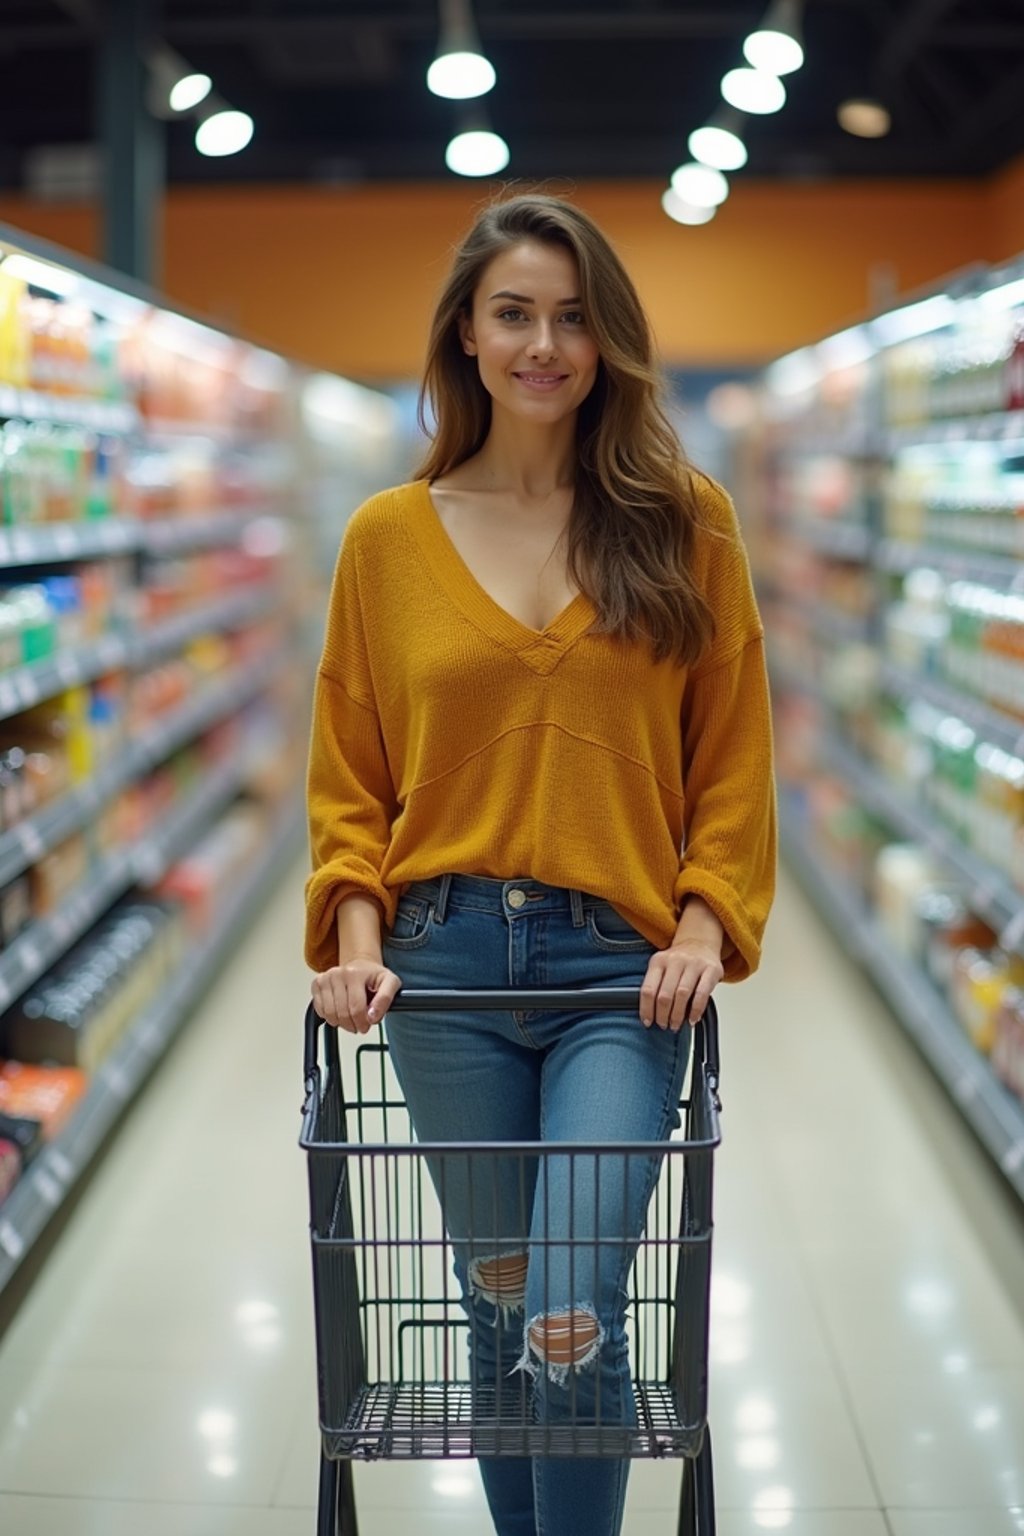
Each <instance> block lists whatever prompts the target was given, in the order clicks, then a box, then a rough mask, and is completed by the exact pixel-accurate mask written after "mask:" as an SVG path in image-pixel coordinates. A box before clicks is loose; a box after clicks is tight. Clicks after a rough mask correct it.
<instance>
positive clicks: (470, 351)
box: [458, 313, 476, 357]
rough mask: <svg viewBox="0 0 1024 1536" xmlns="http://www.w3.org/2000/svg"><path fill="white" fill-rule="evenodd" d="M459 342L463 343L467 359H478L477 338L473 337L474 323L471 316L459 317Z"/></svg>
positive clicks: (462, 315)
mask: <svg viewBox="0 0 1024 1536" xmlns="http://www.w3.org/2000/svg"><path fill="white" fill-rule="evenodd" d="M458 320H459V340H460V341H461V342H462V350H463V352H465V353H466V355H467V357H476V338H475V337H474V335H473V322H472V320H471V318H470V316H469V315H467V314H465V313H463V314H461V315H459V317H458Z"/></svg>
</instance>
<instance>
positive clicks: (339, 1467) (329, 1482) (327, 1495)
mask: <svg viewBox="0 0 1024 1536" xmlns="http://www.w3.org/2000/svg"><path fill="white" fill-rule="evenodd" d="M316 1536H358V1527H357V1525H356V1496H355V1487H354V1485H353V1481H352V1463H351V1462H350V1461H329V1460H328V1458H327V1457H326V1456H325V1455H324V1453H323V1451H322V1450H321V1452H320V1505H319V1509H318V1512H317V1518H316Z"/></svg>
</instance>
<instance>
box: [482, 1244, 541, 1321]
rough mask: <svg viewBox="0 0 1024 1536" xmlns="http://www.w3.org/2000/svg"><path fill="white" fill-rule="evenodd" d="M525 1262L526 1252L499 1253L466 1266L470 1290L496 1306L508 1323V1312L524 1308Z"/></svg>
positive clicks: (503, 1319)
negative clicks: (467, 1267)
mask: <svg viewBox="0 0 1024 1536" xmlns="http://www.w3.org/2000/svg"><path fill="white" fill-rule="evenodd" d="M528 1264H529V1259H528V1257H527V1255H526V1254H525V1253H501V1254H498V1255H496V1256H495V1257H494V1258H488V1259H474V1260H473V1262H472V1263H471V1264H470V1266H469V1286H470V1290H471V1291H473V1292H474V1293H475V1294H476V1295H477V1296H482V1297H483V1299H484V1300H485V1301H489V1302H490V1303H491V1305H492V1306H494V1307H497V1309H498V1311H499V1312H500V1313H501V1318H502V1321H503V1322H506V1323H507V1322H508V1320H509V1316H510V1314H511V1313H513V1312H521V1311H522V1310H523V1303H524V1301H525V1300H526V1270H527V1266H528Z"/></svg>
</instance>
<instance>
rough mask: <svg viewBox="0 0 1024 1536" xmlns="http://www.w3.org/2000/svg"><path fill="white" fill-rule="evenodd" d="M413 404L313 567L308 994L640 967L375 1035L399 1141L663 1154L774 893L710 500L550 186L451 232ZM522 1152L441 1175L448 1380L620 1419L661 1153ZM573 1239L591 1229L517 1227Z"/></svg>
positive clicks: (767, 739) (644, 353)
mask: <svg viewBox="0 0 1024 1536" xmlns="http://www.w3.org/2000/svg"><path fill="white" fill-rule="evenodd" d="M424 397H425V398H426V397H429V400H430V403H431V406H432V409H433V413H434V417H435V420H436V431H435V433H434V437H433V443H432V446H431V448H430V451H429V452H428V454H427V456H426V459H425V462H424V463H423V464H422V466H421V467H420V469H419V471H418V477H417V479H416V480H415V481H414V482H413V483H411V484H409V485H405V486H400V487H398V488H397V489H394V490H389V491H385V492H383V493H381V494H380V495H378V496H375V497H373V498H372V499H371V500H370V501H368V502H366V503H365V504H364V505H363V506H362V507H361V508H360V509H359V510H358V511H357V512H356V513H355V515H354V516H353V518H352V519H351V521H350V523H349V525H348V527H347V529H346V532H345V537H344V540H343V543H342V548H341V553H340V557H339V561H338V567H337V571H336V574H335V582H334V587H333V592H332V596H331V602H330V610H329V616H328V622H327V634H326V639H325V644H324V651H323V657H322V661H321V666H320V672H319V677H318V685H317V695H316V703H315V708H314V723H313V738H312V748H311V755H310V767H309V784H308V791H309V817H310V834H311V845H312V853H313V874H312V876H311V878H310V880H309V883H308V886H307V938H306V957H307V960H308V962H309V964H310V965H311V967H312V968H313V969H314V970H315V971H316V972H317V975H316V977H315V979H314V981H313V998H314V1002H315V1005H316V1007H317V1009H318V1010H319V1012H320V1014H321V1015H322V1017H323V1018H324V1019H325V1020H326V1021H327V1022H328V1023H329V1024H332V1025H335V1026H337V1027H338V1028H341V1029H345V1030H349V1031H352V1032H355V1033H365V1032H366V1031H367V1030H368V1029H370V1028H371V1027H372V1026H373V1025H374V1024H376V1023H379V1022H380V1021H381V1020H382V1019H383V1018H384V1017H385V1015H386V1014H387V1012H388V1008H389V1005H390V1003H391V1001H392V1000H393V998H394V997H395V994H396V992H397V990H398V988H399V986H400V985H402V984H403V983H404V984H406V985H407V986H409V987H410V988H413V987H459V986H461V987H494V986H553V985H562V986H583V985H622V986H634V987H636V986H640V1008H639V1015H640V1016H639V1019H638V1018H636V1017H635V1016H633V1017H630V1016H628V1015H627V1014H626V1013H623V1012H608V1013H586V1014H584V1013H579V1012H577V1013H569V1012H567V1013H555V1012H550V1013H549V1012H540V1011H536V1012H512V1011H509V1012H507V1013H501V1012H487V1013H478V1014H472V1013H469V1014H467V1013H462V1014H458V1015H453V1016H451V1017H447V1016H444V1015H441V1014H424V1015H423V1016H415V1015H413V1014H410V1013H404V1012H403V1013H400V1014H397V1015H396V1016H395V1017H394V1018H393V1019H389V1020H388V1029H387V1033H388V1042H389V1047H390V1051H391V1057H392V1060H393V1063H394V1066H395V1069H396V1072H397V1074H398V1077H399V1081H400V1082H401V1085H402V1088H403V1091H404V1093H405V1095H406V1098H407V1101H408V1104H409V1109H410V1112H411V1115H412V1119H413V1123H414V1125H415V1128H416V1133H417V1136H418V1137H419V1139H420V1140H421V1141H468V1142H479V1141H507V1140H512V1141H538V1140H541V1139H544V1140H545V1141H550V1142H574V1141H576V1142H588V1141H589V1142H613V1141H659V1140H665V1139H666V1138H667V1137H669V1135H670V1134H671V1132H672V1130H673V1129H674V1128H675V1127H676V1126H677V1125H678V1123H679V1117H678V1111H677V1104H678V1100H679V1096H680V1092H681V1088H682V1083H683V1078H684V1075H685V1071H686V1066H687V1061H688V1055H689V1040H690V1035H689V1031H688V1030H687V1029H685V1028H684V1026H685V1025H688V1024H690V1025H692V1024H693V1023H694V1022H695V1021H697V1020H698V1019H699V1018H700V1017H701V1015H702V1013H703V1011H704V1008H705V1006H706V1004H707V1001H708V999H709V997H710V996H711V994H712V992H713V990H714V988H715V987H716V986H717V984H718V982H719V981H721V980H722V979H723V977H724V978H725V979H726V980H732V981H738V980H741V979H742V978H744V977H745V976H747V975H749V974H750V972H751V971H753V970H754V968H755V967H756V965H757V963H758V959H759V955H760V944H761V939H762V935H763V931H764V926H765V922H766V920H767V915H768V909H769V906H770V904H771V899H772V895H773V890H774V878H775V850H776V842H775V810H774V790H773V780H772V762H771V727H770V717H769V708H768V694H767V686H766V679H765V668H764V654H763V634H762V628H761V623H760V619H759V617H758V613H757V609H756V606H755V602H754V597H753V593H752V589H751V583H750V575H749V569H748V565H747V560H746V555H745V552H744V549H743V546H742V543H741V539H740V535H739V529H738V525H737V521H736V516H735V513H734V511H733V508H732V504H731V503H730V501H729V499H728V497H727V496H726V495H725V493H724V492H723V491H722V490H721V489H720V487H718V486H717V485H716V484H715V483H714V482H713V481H710V480H708V479H707V478H705V477H704V476H702V475H700V474H698V473H697V472H696V471H694V470H692V469H691V468H690V467H689V466H688V465H687V463H686V461H685V459H684V456H683V453H682V450H681V449H680V446H679V444H678V442H677V440H676V438H675V435H674V433H673V432H672V429H671V427H670V426H669V424H668V422H667V420H666V417H665V415H664V414H663V410H662V407H661V404H660V393H659V383H658V372H657V368H656V364H655V362H654V359H653V352H652V341H651V337H650V333H649V328H648V325H647V321H646V318H645V316H644V313H643V311H642V308H641V306H640V302H639V300H638V298H637V294H636V291H635V289H634V287H633V285H632V283H631V281H630V279H629V277H628V276H627V274H626V272H625V270H624V269H623V267H622V265H621V263H620V261H619V260H618V258H617V256H616V255H615V253H614V252H613V251H612V249H611V247H610V246H609V244H608V242H607V240H606V239H605V237H604V236H603V234H602V233H601V232H600V231H599V230H598V228H597V227H596V226H595V225H594V224H593V222H592V221H591V220H590V219H589V218H587V217H586V216H585V215H584V214H583V213H581V212H580V211H579V209H577V208H575V207H574V206H573V205H572V204H570V203H567V202H564V201H561V200H559V199H555V198H551V197H544V196H517V197H512V198H509V199H507V200H505V201H501V202H498V203H497V204H495V205H493V206H491V207H490V208H488V209H487V210H485V211H484V212H483V213H482V214H481V216H480V217H479V218H478V219H477V221H476V223H475V224H474V226H473V228H472V230H471V231H470V233H469V235H468V236H467V237H466V239H465V240H464V242H463V244H462V246H461V247H460V249H459V250H458V252H457V254H456V256H455V260H454V264H453V268H452V272H451V276H450V278H449V280H448V283H447V286H446V288H445V290H444V293H443V294H442V297H441V300H440V303H439V305H438V309H437V314H436V316H435V319H434V324H433V329H432V333H431V337H430V345H429V353H428V360H427V367H426V378H425V384H424ZM421 408H422V402H421ZM399 977H401V980H400V979H399ZM544 1161H545V1164H546V1166H545V1167H544V1168H543V1169H542V1170H541V1171H540V1173H539V1175H538V1173H537V1169H536V1168H535V1167H533V1168H531V1169H529V1170H524V1169H523V1168H522V1166H521V1165H520V1164H519V1163H517V1162H516V1161H515V1160H514V1159H511V1158H509V1159H507V1160H506V1162H507V1164H508V1165H510V1166H509V1167H508V1168H506V1169H505V1170H504V1171H503V1170H502V1167H501V1160H500V1159H495V1160H494V1166H493V1167H491V1168H490V1170H489V1172H488V1175H487V1182H486V1185H485V1187H484V1188H483V1189H482V1190H481V1188H480V1187H479V1181H480V1178H481V1174H480V1169H479V1166H477V1167H476V1168H475V1170H474V1171H475V1174H476V1178H477V1181H478V1187H477V1188H476V1189H475V1190H474V1188H473V1181H472V1178H471V1177H470V1173H469V1172H467V1168H468V1165H469V1162H470V1160H469V1159H463V1158H458V1159H455V1160H454V1162H456V1163H458V1164H460V1165H462V1166H461V1170H460V1168H459V1167H456V1166H454V1165H453V1166H451V1167H449V1168H447V1169H445V1170H443V1175H444V1187H443V1206H444V1211H445V1220H446V1225H447V1228H448V1233H449V1236H450V1238H451V1241H452V1246H453V1251H454V1254H455V1269H456V1273H457V1275H458V1278H459V1281H460V1285H461V1288H462V1292H463V1304H464V1306H465V1307H466V1310H467V1312H468V1314H469V1317H470V1320H471V1323H472V1328H471V1335H472V1340H473V1351H474V1354H473V1369H474V1378H475V1380H476V1381H478V1382H485V1381H489V1382H491V1383H493V1384H494V1385H495V1387H496V1388H497V1389H498V1390H499V1391H500V1390H502V1389H503V1390H504V1392H505V1394H506V1397H505V1399H504V1400H505V1401H506V1402H507V1401H508V1394H510V1393H511V1392H512V1391H513V1390H514V1384H515V1383H516V1382H518V1383H519V1384H520V1390H521V1391H522V1392H523V1394H524V1396H525V1395H527V1394H528V1395H529V1398H530V1402H529V1405H528V1406H529V1408H530V1410H531V1411H532V1412H533V1413H534V1414H536V1415H537V1416H538V1417H541V1418H544V1419H547V1420H549V1421H551V1422H553V1423H557V1422H558V1421H559V1420H560V1419H561V1420H562V1421H563V1422H565V1421H568V1422H572V1423H580V1422H588V1421H589V1422H590V1423H594V1422H595V1421H596V1422H599V1423H604V1424H611V1423H617V1424H631V1423H635V1407H634V1401H633V1396H632V1391H631V1384H630V1376H629V1366H628V1347H627V1341H626V1334H625V1325H624V1318H623V1303H624V1298H625V1293H624V1290H623V1287H624V1284H625V1280H626V1277H627V1276H628V1273H629V1265H630V1263H631V1260H632V1257H633V1254H634V1253H635V1247H636V1242H637V1241H638V1239H639V1235H640V1233H641V1231H642V1229H643V1223H644V1215H645V1211H646V1207H647V1203H648V1201H649V1198H650V1194H651V1191H652V1189H653V1185H654V1180H655V1178H656V1174H657V1166H658V1160H657V1159H651V1160H650V1161H649V1162H646V1163H643V1166H641V1162H642V1160H641V1159H637V1158H630V1159H625V1158H621V1157H620V1158H618V1159H617V1160H614V1166H610V1165H609V1166H605V1164H607V1163H608V1159H607V1158H605V1159H604V1161H603V1162H602V1166H601V1168H600V1170H598V1169H597V1168H596V1166H595V1164H596V1161H597V1160H596V1159H591V1161H590V1164H589V1166H588V1164H587V1160H586V1159H577V1160H572V1161H576V1163H577V1166H576V1167H575V1168H574V1169H573V1170H572V1171H570V1168H569V1164H570V1161H571V1160H570V1158H569V1157H568V1156H566V1157H564V1158H563V1157H558V1156H551V1157H548V1158H546V1159H545V1160H544ZM432 1172H433V1173H434V1175H435V1179H436V1181H437V1182H438V1183H439V1184H440V1182H441V1173H442V1170H438V1169H432ZM474 1201H475V1210H474V1209H473V1207H474ZM470 1234H472V1239H473V1241H472V1242H471V1241H470ZM570 1234H571V1235H573V1236H574V1237H575V1238H577V1239H578V1238H580V1237H584V1236H587V1235H588V1234H589V1236H590V1237H591V1239H592V1246H591V1247H590V1248H589V1249H587V1250H583V1249H580V1248H578V1247H570V1246H569V1245H568V1243H566V1244H565V1246H559V1244H558V1243H552V1242H550V1241H549V1242H547V1243H545V1242H543V1241H539V1239H543V1238H548V1239H551V1238H552V1237H558V1236H559V1235H561V1236H562V1237H565V1238H568V1236H569V1235H570ZM627 1472H628V1461H625V1460H618V1459H609V1460H603V1459H602V1460H595V1459H580V1460H570V1459H568V1458H560V1457H557V1456H555V1457H537V1458H536V1459H534V1460H532V1461H531V1460H530V1459H529V1458H525V1457H524V1458H513V1459H507V1460H506V1459H498V1458H494V1459H489V1460H482V1461H481V1473H482V1475H483V1479H484V1484H485V1487H486V1492H487V1497H488V1502H489V1505H490V1508H491V1513H492V1516H493V1519H494V1524H495V1527H496V1530H497V1532H498V1536H575V1533H577V1532H580V1533H583V1532H585V1533H586V1536H617V1533H618V1532H619V1530H620V1528H621V1522H622V1508H623V1500H624V1496H625V1486H626V1476H627Z"/></svg>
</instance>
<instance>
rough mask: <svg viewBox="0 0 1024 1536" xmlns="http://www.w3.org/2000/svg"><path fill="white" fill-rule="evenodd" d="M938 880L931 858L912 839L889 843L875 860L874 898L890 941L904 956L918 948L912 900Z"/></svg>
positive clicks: (915, 913)
mask: <svg viewBox="0 0 1024 1536" xmlns="http://www.w3.org/2000/svg"><path fill="white" fill-rule="evenodd" d="M937 881H938V873H937V871H936V868H935V864H934V860H933V859H932V857H931V855H930V854H928V853H927V852H926V851H925V849H923V848H919V847H917V846H916V844H914V843H890V844H889V846H888V847H886V848H882V849H881V850H880V851H879V854H878V857H877V859H876V861H875V883H874V900H875V907H876V910H877V912H878V917H879V921H880V922H881V924H882V927H883V928H884V930H885V932H886V935H887V937H888V938H889V940H890V942H891V943H892V944H893V945H894V946H895V948H896V949H898V950H899V951H900V953H901V954H903V955H906V956H907V957H908V958H910V957H912V956H913V955H914V954H915V952H916V950H917V948H918V932H919V928H918V919H917V912H916V903H917V901H918V899H919V898H920V897H921V896H922V895H923V894H924V892H925V891H927V890H929V889H931V888H932V887H933V886H935V885H936V883H937Z"/></svg>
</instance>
